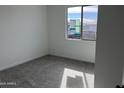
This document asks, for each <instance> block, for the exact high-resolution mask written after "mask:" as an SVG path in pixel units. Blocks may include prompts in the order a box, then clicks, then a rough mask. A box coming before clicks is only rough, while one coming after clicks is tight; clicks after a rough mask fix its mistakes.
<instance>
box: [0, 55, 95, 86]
mask: <svg viewBox="0 0 124 93" xmlns="http://www.w3.org/2000/svg"><path fill="white" fill-rule="evenodd" d="M93 86H94V64H92V63H87V62H83V61H77V60H72V59H68V58H63V57H57V56H50V55H49V56H44V57H41V58H38V59H35V60H32V61H30V62H26V63H24V64H21V65H18V66H15V67H12V68H9V69H7V70H4V71H0V87H1V88H64V87H65V88H90V87H93Z"/></svg>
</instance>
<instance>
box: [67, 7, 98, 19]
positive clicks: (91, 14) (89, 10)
mask: <svg viewBox="0 0 124 93" xmlns="http://www.w3.org/2000/svg"><path fill="white" fill-rule="evenodd" d="M97 11H98V6H87V7H84V8H83V18H85V19H88V20H96V19H97V18H96V17H97ZM68 12H69V13H68V18H72V19H75V18H80V17H81V14H80V13H81V7H74V8H70V9H68Z"/></svg>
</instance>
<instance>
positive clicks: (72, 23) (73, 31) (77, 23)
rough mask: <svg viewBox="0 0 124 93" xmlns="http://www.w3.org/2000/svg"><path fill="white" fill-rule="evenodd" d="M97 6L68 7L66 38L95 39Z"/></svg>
mask: <svg viewBox="0 0 124 93" xmlns="http://www.w3.org/2000/svg"><path fill="white" fill-rule="evenodd" d="M97 14H98V6H78V7H70V8H68V13H67V17H68V18H67V21H68V25H67V38H68V39H85V40H96V32H97Z"/></svg>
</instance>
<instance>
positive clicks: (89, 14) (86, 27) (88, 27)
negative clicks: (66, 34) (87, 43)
mask: <svg viewBox="0 0 124 93" xmlns="http://www.w3.org/2000/svg"><path fill="white" fill-rule="evenodd" d="M97 13H98V6H85V7H83V33H82V34H83V35H82V36H83V37H82V38H83V39H87V40H96V32H97Z"/></svg>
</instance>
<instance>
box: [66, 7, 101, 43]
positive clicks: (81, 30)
mask: <svg viewBox="0 0 124 93" xmlns="http://www.w3.org/2000/svg"><path fill="white" fill-rule="evenodd" d="M86 6H98V5H76V6H73V5H72V6H68V7H67V8H66V31H65V37H66V39H67V40H77V41H80V40H85V41H96V40H97V27H98V24H97V25H96V26H97V27H96V38H95V39H94V40H93V39H84V38H83V32H84V31H83V7H86ZM71 7H81V28H80V33H81V35H80V39H76V38H74V39H73V38H68V11H67V10H68V8H71ZM98 10H99V6H98ZM97 23H98V13H97Z"/></svg>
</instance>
